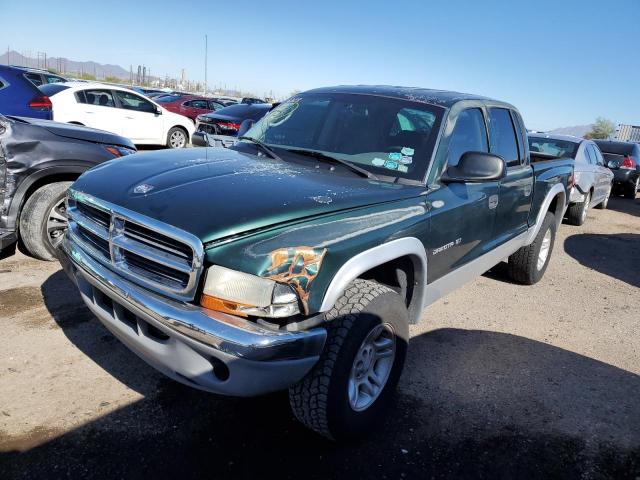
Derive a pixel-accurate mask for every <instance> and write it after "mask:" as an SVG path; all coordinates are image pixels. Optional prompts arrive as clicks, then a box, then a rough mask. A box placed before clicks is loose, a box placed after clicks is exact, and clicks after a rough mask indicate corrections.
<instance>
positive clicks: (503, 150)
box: [489, 108, 520, 167]
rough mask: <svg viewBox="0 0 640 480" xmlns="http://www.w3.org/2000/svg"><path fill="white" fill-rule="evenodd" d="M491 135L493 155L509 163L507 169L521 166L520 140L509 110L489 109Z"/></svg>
mask: <svg viewBox="0 0 640 480" xmlns="http://www.w3.org/2000/svg"><path fill="white" fill-rule="evenodd" d="M489 134H490V135H489V136H490V138H491V153H494V154H496V155H500V156H501V157H502V158H503V159H504V161H505V162H506V163H507V167H513V166H517V165H520V155H519V151H518V140H517V138H516V131H515V128H514V126H513V121H512V120H511V114H510V113H509V110H507V109H506V108H490V109H489Z"/></svg>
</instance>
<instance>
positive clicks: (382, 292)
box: [289, 279, 409, 440]
mask: <svg viewBox="0 0 640 480" xmlns="http://www.w3.org/2000/svg"><path fill="white" fill-rule="evenodd" d="M408 320H409V315H408V312H407V308H406V306H405V304H404V301H403V299H402V298H401V297H400V295H398V294H397V293H396V292H394V291H393V290H391V289H390V288H388V287H386V286H384V285H381V284H379V283H377V282H374V281H371V280H360V279H359V280H355V281H354V282H353V283H352V284H351V285H350V286H349V287H348V288H347V290H346V291H345V293H344V295H343V296H342V297H341V298H340V299H338V301H337V302H336V305H335V306H334V308H333V309H332V310H331V311H329V312H328V313H327V322H328V323H327V341H326V344H325V346H324V349H323V352H322V354H321V356H320V360H319V361H318V363H317V364H316V365H315V366H314V368H313V369H312V370H311V372H309V373H308V374H307V376H306V377H304V378H303V379H302V380H301V381H300V382H298V383H296V384H295V385H293V386H292V387H291V388H290V389H289V399H290V403H291V408H292V410H293V413H294V415H295V416H296V418H297V419H298V420H299V421H300V422H302V423H303V424H304V425H305V426H307V427H308V428H310V429H312V430H314V431H315V432H317V433H319V434H321V435H323V436H325V437H327V438H329V439H332V440H341V439H344V438H353V437H358V436H360V435H363V434H364V433H366V432H367V431H369V430H370V429H372V428H375V427H376V426H379V425H381V423H382V420H383V419H384V415H385V413H386V411H387V410H388V408H389V404H390V402H391V400H392V397H393V393H394V392H395V389H396V386H397V384H398V380H399V378H400V374H401V372H402V368H403V366H404V360H405V357H406V353H407V343H408V340H409V327H408V325H409V321H408Z"/></svg>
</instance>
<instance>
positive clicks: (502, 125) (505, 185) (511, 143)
mask: <svg viewBox="0 0 640 480" xmlns="http://www.w3.org/2000/svg"><path fill="white" fill-rule="evenodd" d="M488 114H489V138H490V151H491V153H493V154H495V155H499V156H501V157H502V158H503V159H504V160H505V162H506V164H507V174H506V176H505V178H503V179H502V181H501V182H500V194H499V201H498V206H497V209H496V210H497V215H496V222H495V229H494V239H493V242H494V246H497V245H500V244H502V243H504V242H506V241H507V240H510V239H511V238H513V237H515V236H517V235H519V234H520V233H522V232H524V231H525V230H526V229H527V224H528V220H529V210H530V208H531V192H532V190H533V170H532V168H531V166H530V165H529V164H528V162H527V155H526V149H527V148H528V147H527V145H525V142H526V140H525V139H526V133H525V131H524V126H523V124H522V122H521V119H520V118H519V116H518V114H517V113H516V112H514V111H513V110H510V109H507V108H496V107H491V108H489V109H488Z"/></svg>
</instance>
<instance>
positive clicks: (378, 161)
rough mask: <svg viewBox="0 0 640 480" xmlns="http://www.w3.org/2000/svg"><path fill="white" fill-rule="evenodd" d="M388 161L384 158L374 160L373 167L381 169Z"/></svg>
mask: <svg viewBox="0 0 640 480" xmlns="http://www.w3.org/2000/svg"><path fill="white" fill-rule="evenodd" d="M385 161H386V160H384V159H382V158H374V159H373V160H371V165H373V166H375V167H381V166H383V165H384V162H385Z"/></svg>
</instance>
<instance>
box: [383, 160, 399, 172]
mask: <svg viewBox="0 0 640 480" xmlns="http://www.w3.org/2000/svg"><path fill="white" fill-rule="evenodd" d="M384 168H388V169H389V170H396V169H397V168H398V162H394V161H393V160H387V161H386V162H384Z"/></svg>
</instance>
